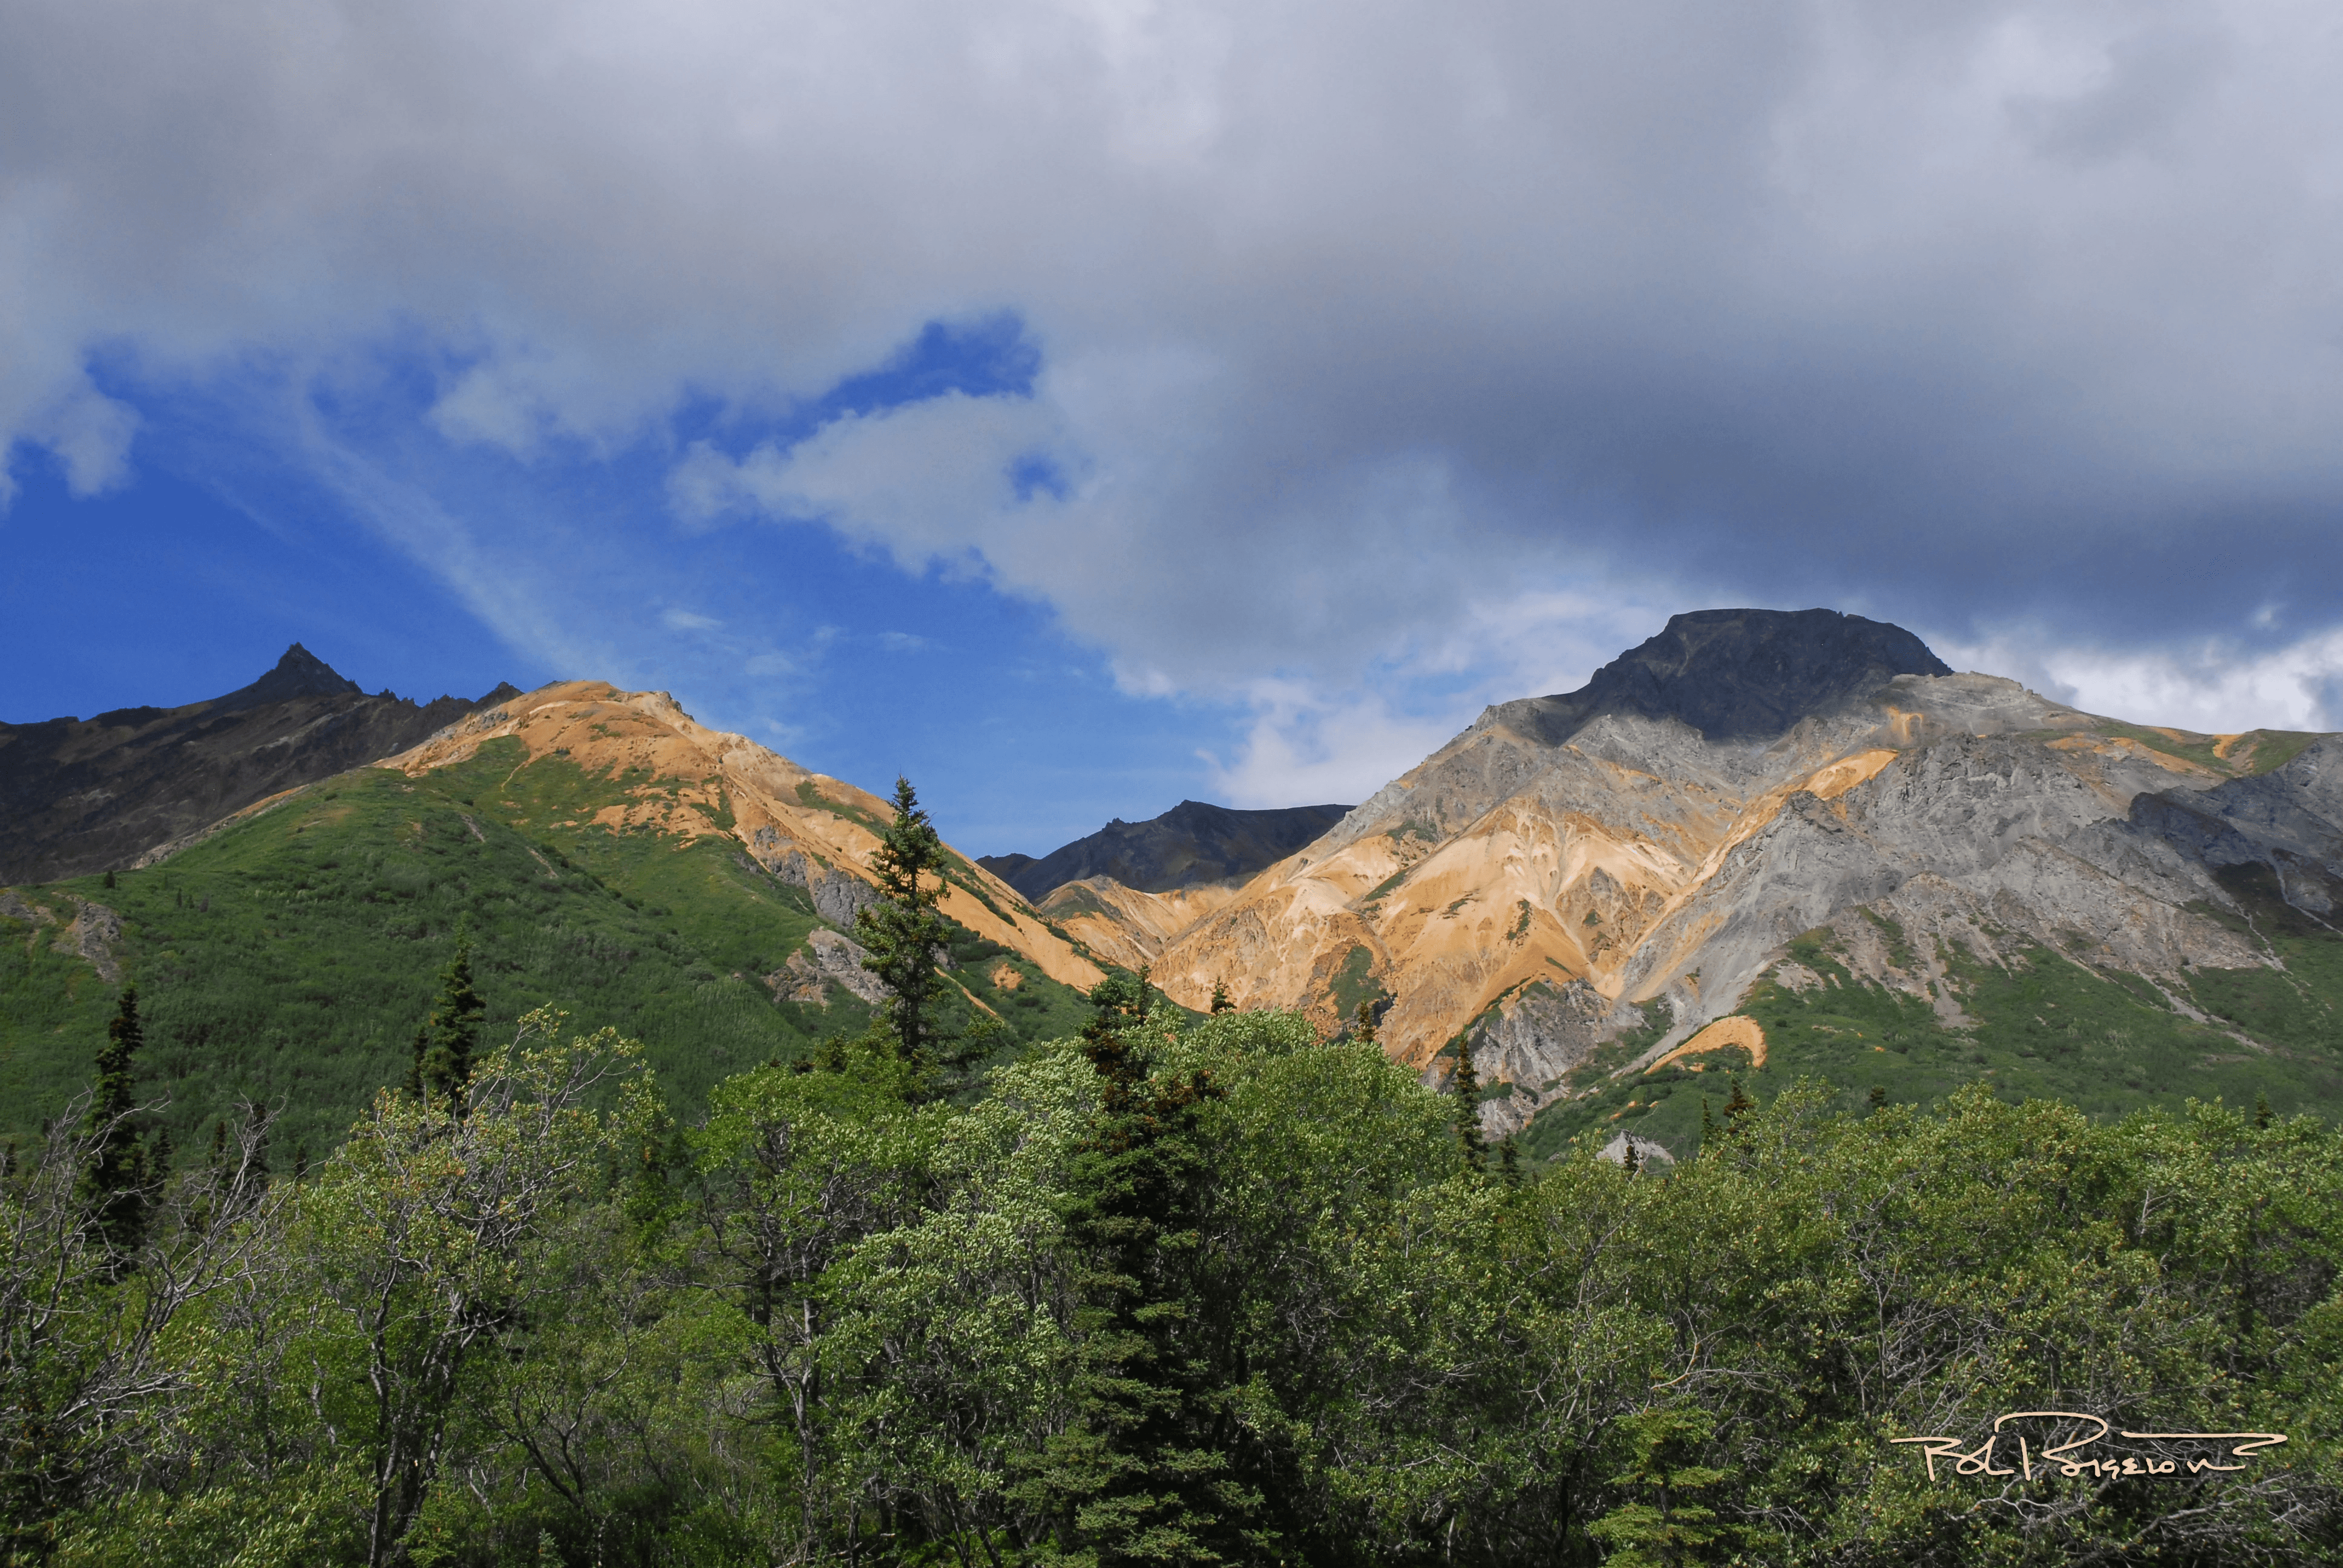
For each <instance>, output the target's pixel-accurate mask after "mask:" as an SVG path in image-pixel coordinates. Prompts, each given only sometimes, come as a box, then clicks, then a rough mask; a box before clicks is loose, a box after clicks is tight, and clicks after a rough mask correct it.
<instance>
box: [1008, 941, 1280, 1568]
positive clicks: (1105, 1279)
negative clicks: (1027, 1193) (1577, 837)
mask: <svg viewBox="0 0 2343 1568" xmlns="http://www.w3.org/2000/svg"><path fill="white" fill-rule="evenodd" d="M1135 991H1136V988H1135V987H1133V986H1132V984H1131V981H1130V980H1128V979H1127V978H1126V977H1121V976H1116V977H1111V979H1110V980H1108V981H1106V982H1104V983H1102V984H1101V985H1100V986H1099V987H1098V988H1096V990H1093V991H1092V993H1091V995H1092V997H1093V999H1094V1000H1097V1002H1098V1003H1099V1012H1098V1016H1097V1017H1096V1018H1095V1019H1093V1020H1091V1024H1090V1025H1089V1027H1088V1028H1086V1029H1085V1030H1083V1047H1082V1051H1083V1055H1084V1056H1086V1057H1087V1058H1089V1060H1090V1062H1091V1067H1092V1068H1093V1070H1095V1071H1096V1072H1097V1074H1098V1077H1099V1081H1100V1096H1099V1109H1098V1112H1097V1119H1096V1121H1095V1123H1094V1125H1093V1130H1092V1131H1091V1135H1090V1136H1089V1137H1088V1138H1087V1139H1085V1140H1084V1141H1083V1142H1082V1143H1081V1145H1080V1147H1079V1148H1078V1149H1077V1151H1076V1152H1075V1156H1074V1160H1073V1162H1072V1165H1071V1170H1070V1171H1069V1173H1068V1174H1069V1181H1068V1186H1069V1189H1070V1193H1071V1196H1070V1197H1069V1199H1068V1201H1067V1204H1066V1208H1065V1224H1066V1235H1067V1238H1068V1241H1070V1242H1071V1245H1072V1249H1073V1251H1074V1255H1075V1256H1076V1258H1077V1259H1078V1260H1079V1261H1078V1262H1077V1265H1076V1267H1077V1271H1078V1272H1077V1279H1076V1283H1077V1287H1078V1289H1079V1292H1080V1303H1081V1304H1080V1306H1079V1307H1078V1308H1077V1312H1076V1319H1075V1324H1076V1330H1077V1332H1078V1335H1079V1337H1080V1339H1081V1362H1080V1365H1081V1371H1080V1373H1079V1376H1080V1379H1081V1381H1080V1383H1079V1386H1078V1390H1077V1395H1078V1399H1077V1403H1078V1409H1079V1412H1080V1414H1079V1419H1078V1420H1077V1422H1076V1423H1075V1425H1074V1427H1073V1428H1072V1429H1071V1430H1070V1431H1068V1432H1063V1433H1061V1434H1060V1435H1059V1436H1058V1437H1056V1438H1053V1439H1052V1440H1051V1442H1049V1443H1048V1444H1047V1446H1046V1447H1045V1449H1044V1451H1043V1452H1042V1454H1041V1458H1040V1462H1039V1463H1038V1465H1037V1467H1036V1470H1035V1473H1034V1474H1033V1475H1032V1477H1031V1480H1030V1481H1029V1482H1028V1483H1025V1484H1024V1485H1022V1486H1021V1489H1020V1490H1021V1493H1022V1494H1023V1495H1024V1497H1025V1498H1026V1499H1027V1500H1028V1501H1029V1502H1031V1503H1037V1504H1039V1505H1040V1506H1041V1508H1042V1510H1043V1511H1044V1512H1045V1513H1047V1514H1049V1515H1050V1516H1051V1517H1052V1518H1053V1519H1054V1521H1055V1523H1056V1534H1057V1541H1056V1543H1055V1545H1056V1549H1057V1550H1056V1553H1055V1555H1057V1557H1058V1558H1059V1559H1060V1560H1061V1561H1078V1562H1086V1563H1094V1564H1097V1565H1099V1568H1121V1565H1125V1564H1140V1563H1148V1564H1178V1563H1194V1564H1203V1563H1232V1562H1250V1561H1255V1560H1259V1559H1261V1558H1262V1548H1263V1547H1264V1546H1266V1545H1268V1544H1269V1538H1268V1536H1267V1534H1266V1533H1265V1532H1264V1531H1263V1530H1262V1528H1261V1526H1260V1524H1259V1523H1258V1522H1259V1519H1260V1516H1261V1513H1262V1495H1261V1493H1260V1492H1259V1491H1258V1490H1257V1489H1256V1488H1254V1487H1252V1486H1251V1485H1249V1484H1248V1483H1246V1482H1245V1480H1244V1479H1243V1475H1242V1471H1243V1469H1244V1466H1243V1464H1242V1456H1241V1455H1239V1454H1238V1453H1236V1452H1233V1451H1234V1450H1235V1449H1236V1448H1237V1447H1238V1446H1239V1444H1240V1443H1241V1442H1242V1425H1241V1423H1240V1422H1238V1421H1237V1420H1236V1419H1235V1411H1234V1406H1233V1399H1232V1395H1233V1390H1232V1388H1231V1387H1230V1386H1229V1385H1230V1382H1231V1379H1230V1378H1229V1377H1228V1375H1227V1374H1226V1372H1225V1370H1224V1369H1223V1368H1222V1367H1220V1366H1218V1365H1217V1364H1216V1362H1217V1361H1218V1358H1219V1356H1220V1355H1221V1354H1222V1352H1226V1351H1227V1349H1228V1348H1229V1343H1230V1334H1229V1332H1228V1325H1227V1324H1225V1323H1224V1322H1220V1321H1219V1319H1220V1317H1221V1316H1222V1314H1221V1313H1219V1312H1215V1310H1214V1305H1215V1303H1216V1302H1218V1301H1219V1299H1220V1295H1221V1292H1217V1291H1216V1290H1215V1289H1214V1287H1213V1286H1212V1283H1211V1282H1210V1281H1209V1280H1208V1279H1207V1278H1205V1273H1206V1268H1207V1265H1208V1263H1209V1260H1208V1259H1207V1257H1206V1256H1205V1254H1204V1250H1203V1244H1202V1242H1203V1238H1202V1233H1201V1224H1202V1216H1203V1213H1204V1211H1205V1208H1206V1205H1207V1202H1208V1200H1209V1194H1210V1186H1211V1181H1212V1164H1211V1161H1209V1160H1208V1158H1207V1157H1206V1151H1205V1150H1204V1148H1203V1146H1202V1140H1201V1138H1200V1136H1199V1130H1198V1125H1197V1116H1198V1109H1199V1107H1201V1106H1202V1105H1203V1104H1204V1103H1206V1102H1208V1101H1213V1100H1217V1099H1220V1098H1222V1090H1221V1088H1220V1086H1219V1085H1218V1084H1217V1083H1216V1082H1214V1081H1213V1080H1212V1076H1211V1074H1210V1073H1208V1072H1205V1071H1202V1070H1197V1071H1192V1072H1190V1073H1189V1074H1187V1075H1186V1076H1185V1077H1177V1076H1172V1075H1169V1074H1166V1075H1162V1076H1151V1072H1150V1063H1149V1061H1148V1059H1147V1057H1146V1055H1145V1053H1144V1052H1143V1051H1142V1050H1140V1049H1139V1048H1138V1047H1136V1046H1135V1045H1134V1044H1133V1043H1132V1041H1131V1030H1130V1029H1129V1028H1128V1024H1129V1023H1130V1022H1131V1020H1143V1017H1144V1015H1143V1014H1141V1013H1140V1012H1139V1011H1138V1008H1139V1006H1140V1005H1141V1004H1140V1002H1139V1001H1138V999H1137V996H1136V995H1135Z"/></svg>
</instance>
